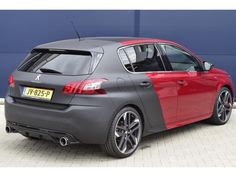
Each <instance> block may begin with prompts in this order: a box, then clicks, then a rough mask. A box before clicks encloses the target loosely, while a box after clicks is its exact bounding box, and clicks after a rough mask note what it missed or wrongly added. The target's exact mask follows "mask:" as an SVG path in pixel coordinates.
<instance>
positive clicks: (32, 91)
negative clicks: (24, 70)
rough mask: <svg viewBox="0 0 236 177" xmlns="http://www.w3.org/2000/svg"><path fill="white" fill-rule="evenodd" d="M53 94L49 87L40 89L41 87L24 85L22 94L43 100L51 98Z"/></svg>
mask: <svg viewBox="0 0 236 177" xmlns="http://www.w3.org/2000/svg"><path fill="white" fill-rule="evenodd" d="M52 95H53V90H50V89H41V88H33V87H24V89H23V94H22V96H24V97H30V98H36V99H43V100H51V99H52Z"/></svg>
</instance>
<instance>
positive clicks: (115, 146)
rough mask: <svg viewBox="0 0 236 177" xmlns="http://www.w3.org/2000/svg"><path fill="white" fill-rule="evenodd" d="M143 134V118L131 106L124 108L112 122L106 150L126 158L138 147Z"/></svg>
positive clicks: (105, 145)
mask: <svg viewBox="0 0 236 177" xmlns="http://www.w3.org/2000/svg"><path fill="white" fill-rule="evenodd" d="M141 136H142V120H141V117H140V115H139V113H138V112H137V111H136V110H135V109H134V108H131V107H126V108H124V109H122V110H121V111H120V112H119V113H118V114H117V115H116V116H115V119H114V120H113V122H112V125H111V128H110V131H109V135H108V139H107V141H106V143H105V144H104V145H103V149H104V151H105V152H106V153H107V154H108V155H111V156H113V157H118V158H125V157H128V156H130V155H131V154H133V153H134V152H135V150H136V149H137V147H138V145H139V142H140V140H141Z"/></svg>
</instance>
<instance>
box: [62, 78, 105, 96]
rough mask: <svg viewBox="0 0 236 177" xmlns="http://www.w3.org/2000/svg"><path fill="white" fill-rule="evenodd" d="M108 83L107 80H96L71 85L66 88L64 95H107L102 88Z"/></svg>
mask: <svg viewBox="0 0 236 177" xmlns="http://www.w3.org/2000/svg"><path fill="white" fill-rule="evenodd" d="M106 81H107V80H106V79H94V80H86V81H84V82H73V83H69V84H67V85H65V86H64V88H63V93H65V94H84V95H95V94H106V91H105V90H104V89H102V88H101V86H102V83H103V82H106Z"/></svg>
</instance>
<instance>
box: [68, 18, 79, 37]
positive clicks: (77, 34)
mask: <svg viewBox="0 0 236 177" xmlns="http://www.w3.org/2000/svg"><path fill="white" fill-rule="evenodd" d="M70 23H71V25H72V28H73V30H74V31H75V34H76V36H77V38H78V40H79V41H80V35H79V32H78V30H77V29H76V27H75V24H74V22H73V21H70Z"/></svg>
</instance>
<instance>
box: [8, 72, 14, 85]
mask: <svg viewBox="0 0 236 177" xmlns="http://www.w3.org/2000/svg"><path fill="white" fill-rule="evenodd" d="M8 84H9V86H10V87H15V81H14V77H13V75H10V76H9V79H8Z"/></svg>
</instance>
